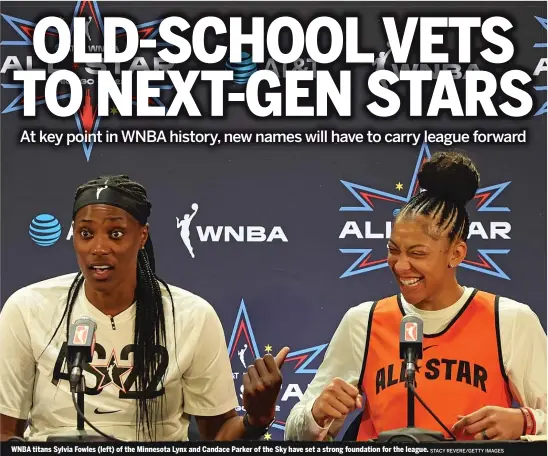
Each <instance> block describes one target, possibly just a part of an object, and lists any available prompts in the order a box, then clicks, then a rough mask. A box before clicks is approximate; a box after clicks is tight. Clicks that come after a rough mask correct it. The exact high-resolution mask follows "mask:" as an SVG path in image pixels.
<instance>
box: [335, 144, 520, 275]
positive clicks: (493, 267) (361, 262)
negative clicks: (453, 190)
mask: <svg viewBox="0 0 548 456" xmlns="http://www.w3.org/2000/svg"><path fill="white" fill-rule="evenodd" d="M430 157H431V153H430V148H429V147H428V144H426V143H423V144H422V146H421V149H420V152H419V156H418V158H417V162H416V164H415V167H414V170H413V175H412V177H411V183H410V185H409V191H408V193H407V195H406V196H401V195H398V194H394V193H389V192H384V191H381V190H378V189H376V188H372V187H365V186H363V185H358V184H355V183H352V182H348V181H344V180H341V183H342V184H343V185H344V186H345V187H346V188H347V190H348V191H349V192H350V193H351V194H352V195H353V196H354V197H355V198H356V199H357V200H358V202H359V203H360V204H359V205H358V206H343V207H341V208H340V209H339V211H341V212H371V211H374V210H375V205H376V204H377V203H378V202H382V201H388V202H393V203H401V204H402V205H403V204H405V203H407V202H409V201H410V200H411V198H413V196H414V195H416V194H417V193H418V192H419V191H420V189H419V186H418V173H419V170H420V167H421V165H422V163H423V162H424V161H426V160H428V159H429V158H430ZM508 185H510V182H503V183H501V184H496V185H491V186H489V187H483V188H480V189H478V190H477V192H476V195H475V196H474V198H473V199H474V200H476V201H477V202H476V209H477V210H478V212H509V211H510V209H509V208H508V207H503V206H492V203H493V202H494V201H495V199H496V198H497V197H498V196H499V195H500V194H501V193H502V192H503V191H504V190H505V189H506V187H508ZM398 212H399V209H395V210H394V212H393V215H394V216H395V215H397V213H398ZM339 251H340V252H341V253H344V254H351V255H359V256H358V259H357V260H356V261H355V262H354V263H352V264H351V265H350V267H349V268H348V269H347V270H346V271H344V273H343V274H342V275H341V276H340V278H341V279H342V278H346V277H351V276H355V275H358V274H364V273H366V272H370V271H375V270H377V269H381V268H385V267H387V266H388V263H387V261H386V258H383V259H379V260H371V256H372V252H373V249H370V248H367V249H364V248H359V249H339ZM509 251H510V250H508V249H496V250H493V249H478V250H477V255H478V261H472V260H464V261H463V262H462V263H461V264H460V266H461V267H463V268H467V269H471V270H474V271H477V272H482V273H484V274H488V275H492V276H494V277H499V278H503V279H507V280H510V278H509V277H508V275H507V274H506V273H505V272H504V271H503V270H502V269H501V268H500V267H499V266H498V265H497V264H496V263H495V262H494V261H493V259H492V258H491V256H490V255H504V254H507V253H508V252H509Z"/></svg>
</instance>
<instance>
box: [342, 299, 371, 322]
mask: <svg viewBox="0 0 548 456" xmlns="http://www.w3.org/2000/svg"><path fill="white" fill-rule="evenodd" d="M376 303H377V301H364V302H362V303H360V304H358V305H355V306H353V307H350V309H348V310H347V311H346V313H345V314H344V316H343V319H342V322H341V324H343V325H345V326H347V327H350V328H356V327H360V326H361V327H363V325H364V324H365V325H366V326H367V324H368V320H369V316H370V315H371V310H372V309H373V306H374V305H375V304H376Z"/></svg>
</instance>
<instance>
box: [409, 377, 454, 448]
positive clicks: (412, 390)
mask: <svg viewBox="0 0 548 456" xmlns="http://www.w3.org/2000/svg"><path fill="white" fill-rule="evenodd" d="M407 387H408V388H409V389H410V390H411V392H412V393H413V396H415V397H416V398H417V399H418V400H419V402H420V403H421V404H422V406H423V407H424V408H425V409H426V411H427V412H428V413H430V415H432V416H433V417H434V419H435V420H436V421H437V422H438V424H439V425H440V426H441V427H442V428H443V429H444V431H445V432H447V433H448V434H449V435H450V436H451V438H449V439H446V441H454V440H457V438H456V437H455V434H453V433H452V432H451V431H450V430H449V429H448V428H447V426H445V424H443V423H442V422H441V420H440V419H439V418H438V417H437V416H436V414H435V413H434V412H433V411H432V410H431V409H430V407H428V405H426V403H425V402H424V401H423V400H422V399H421V397H420V396H419V395H418V393H417V390H416V389H415V385H413V383H412V382H411V383H409V384H408V385H407ZM417 442H418V440H417Z"/></svg>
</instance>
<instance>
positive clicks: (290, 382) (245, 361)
mask: <svg viewBox="0 0 548 456" xmlns="http://www.w3.org/2000/svg"><path fill="white" fill-rule="evenodd" d="M262 347H263V350H262V352H261V350H260V349H259V345H258V344H257V340H256V339H255V333H254V332H253V327H252V326H251V321H250V319H249V315H248V313H247V309H246V305H245V302H244V300H243V299H242V301H241V303H240V307H239V309H238V314H237V316H236V320H235V322H234V327H233V329H232V335H231V336H230V341H229V343H228V355H229V357H230V360H231V363H232V372H233V373H232V375H233V378H234V386H235V387H236V391H238V392H239V399H240V404H241V406H240V407H239V408H238V411H243V401H242V395H241V393H242V391H243V383H242V375H243V373H244V372H245V371H246V370H247V366H249V365H251V364H253V363H254V361H255V359H257V358H259V357H262V356H264V355H265V354H266V353H271V354H272V356H276V353H277V351H278V350H279V349H281V347H277V349H274V347H273V346H272V345H270V344H266V345H263V346H262ZM326 347H327V344H322V345H317V346H314V347H310V348H305V349H302V350H295V351H292V352H290V353H289V354H288V355H287V357H286V359H285V363H284V365H283V367H282V373H283V376H284V384H283V385H282V390H281V391H280V394H279V396H278V404H277V406H276V421H275V422H274V424H273V425H272V427H271V429H270V431H269V433H267V434H266V435H265V436H264V439H265V440H270V439H271V438H272V434H271V433H272V432H277V431H281V433H282V434H281V435H280V436H279V437H280V439H282V440H283V431H284V430H285V419H286V418H287V416H288V415H289V412H290V411H291V409H292V408H293V406H294V405H295V404H296V403H297V401H299V400H300V399H301V398H302V395H303V393H304V391H305V390H306V388H307V386H308V383H309V382H310V381H311V380H312V378H313V375H314V374H315V373H316V372H317V368H314V367H312V366H313V365H316V364H318V365H319V362H318V360H317V358H318V356H319V355H320V354H321V353H322V352H323V350H324V349H325V348H326ZM302 374H306V375H304V376H303V375H302ZM310 374H311V375H310Z"/></svg>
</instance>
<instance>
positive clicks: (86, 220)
mask: <svg viewBox="0 0 548 456" xmlns="http://www.w3.org/2000/svg"><path fill="white" fill-rule="evenodd" d="M106 220H112V221H117V220H122V221H123V220H124V217H114V216H113V217H107V218H106ZM78 221H79V222H83V223H92V222H93V220H90V219H81V220H78Z"/></svg>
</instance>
